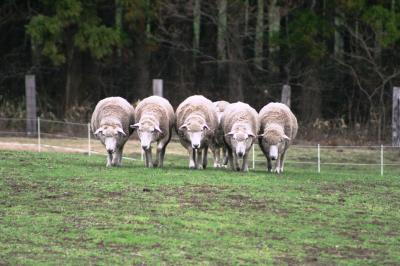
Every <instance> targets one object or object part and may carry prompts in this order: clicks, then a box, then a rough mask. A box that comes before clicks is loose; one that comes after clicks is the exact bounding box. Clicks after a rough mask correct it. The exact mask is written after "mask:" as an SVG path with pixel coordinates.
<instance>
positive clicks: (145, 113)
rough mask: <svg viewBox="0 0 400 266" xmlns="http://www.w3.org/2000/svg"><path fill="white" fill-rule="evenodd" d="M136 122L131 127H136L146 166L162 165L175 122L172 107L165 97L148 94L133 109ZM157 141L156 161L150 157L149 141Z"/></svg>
mask: <svg viewBox="0 0 400 266" xmlns="http://www.w3.org/2000/svg"><path fill="white" fill-rule="evenodd" d="M135 119H136V124H134V125H131V128H133V129H137V133H138V135H139V139H140V144H141V146H142V149H143V151H144V152H145V159H146V160H145V166H146V167H153V166H155V167H157V166H160V167H163V164H164V156H165V149H166V148H167V145H168V143H169V141H170V140H171V135H172V131H171V130H172V126H173V125H174V123H175V114H174V109H173V108H172V106H171V104H170V103H169V101H168V100H167V99H164V98H162V97H160V96H150V97H148V98H145V99H143V100H142V101H140V103H139V104H138V105H137V106H136V109H135ZM152 142H157V153H156V161H155V162H154V164H153V161H152V157H151V143H152Z"/></svg>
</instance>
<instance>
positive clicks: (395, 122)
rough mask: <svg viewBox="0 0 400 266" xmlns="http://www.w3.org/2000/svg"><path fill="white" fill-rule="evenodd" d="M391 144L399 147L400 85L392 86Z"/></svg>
mask: <svg viewBox="0 0 400 266" xmlns="http://www.w3.org/2000/svg"><path fill="white" fill-rule="evenodd" d="M392 108H393V109H392V146H393V147H400V87H393V106H392Z"/></svg>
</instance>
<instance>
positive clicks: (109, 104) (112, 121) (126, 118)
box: [91, 97, 135, 135]
mask: <svg viewBox="0 0 400 266" xmlns="http://www.w3.org/2000/svg"><path fill="white" fill-rule="evenodd" d="M134 122H135V110H134V108H133V106H132V105H131V104H129V103H128V101H126V100H125V99H123V98H121V97H108V98H105V99H103V100H101V101H99V102H98V103H97V105H96V107H95V109H94V111H93V114H92V119H91V128H92V131H93V132H95V131H96V130H97V129H98V128H99V127H101V126H102V125H105V124H107V125H120V126H121V127H122V129H123V130H124V132H125V133H126V134H127V135H131V134H132V132H133V130H132V129H130V127H129V126H130V125H131V124H133V123H134Z"/></svg>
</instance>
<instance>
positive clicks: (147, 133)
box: [130, 121, 162, 150]
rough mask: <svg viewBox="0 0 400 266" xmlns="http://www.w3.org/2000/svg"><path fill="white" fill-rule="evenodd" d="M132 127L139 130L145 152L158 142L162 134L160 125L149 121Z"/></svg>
mask: <svg viewBox="0 0 400 266" xmlns="http://www.w3.org/2000/svg"><path fill="white" fill-rule="evenodd" d="M130 127H131V128H133V129H136V130H137V133H138V136H139V139H140V145H141V146H142V148H143V149H144V150H148V149H150V146H151V143H152V142H154V141H157V139H159V136H160V134H161V133H162V131H161V129H160V127H159V126H158V125H155V124H154V123H151V122H147V121H146V122H142V123H136V124H134V125H131V126H130Z"/></svg>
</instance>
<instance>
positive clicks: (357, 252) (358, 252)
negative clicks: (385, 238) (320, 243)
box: [305, 246, 384, 260]
mask: <svg viewBox="0 0 400 266" xmlns="http://www.w3.org/2000/svg"><path fill="white" fill-rule="evenodd" d="M305 251H306V253H307V259H306V260H309V259H313V258H318V257H320V256H321V254H328V255H331V256H333V257H336V258H340V259H371V258H373V257H374V256H376V255H377V254H378V252H377V251H375V250H372V249H367V248H361V247H338V248H335V247H315V246H309V247H306V248H305ZM379 255H380V256H384V254H382V251H380V253H379Z"/></svg>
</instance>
